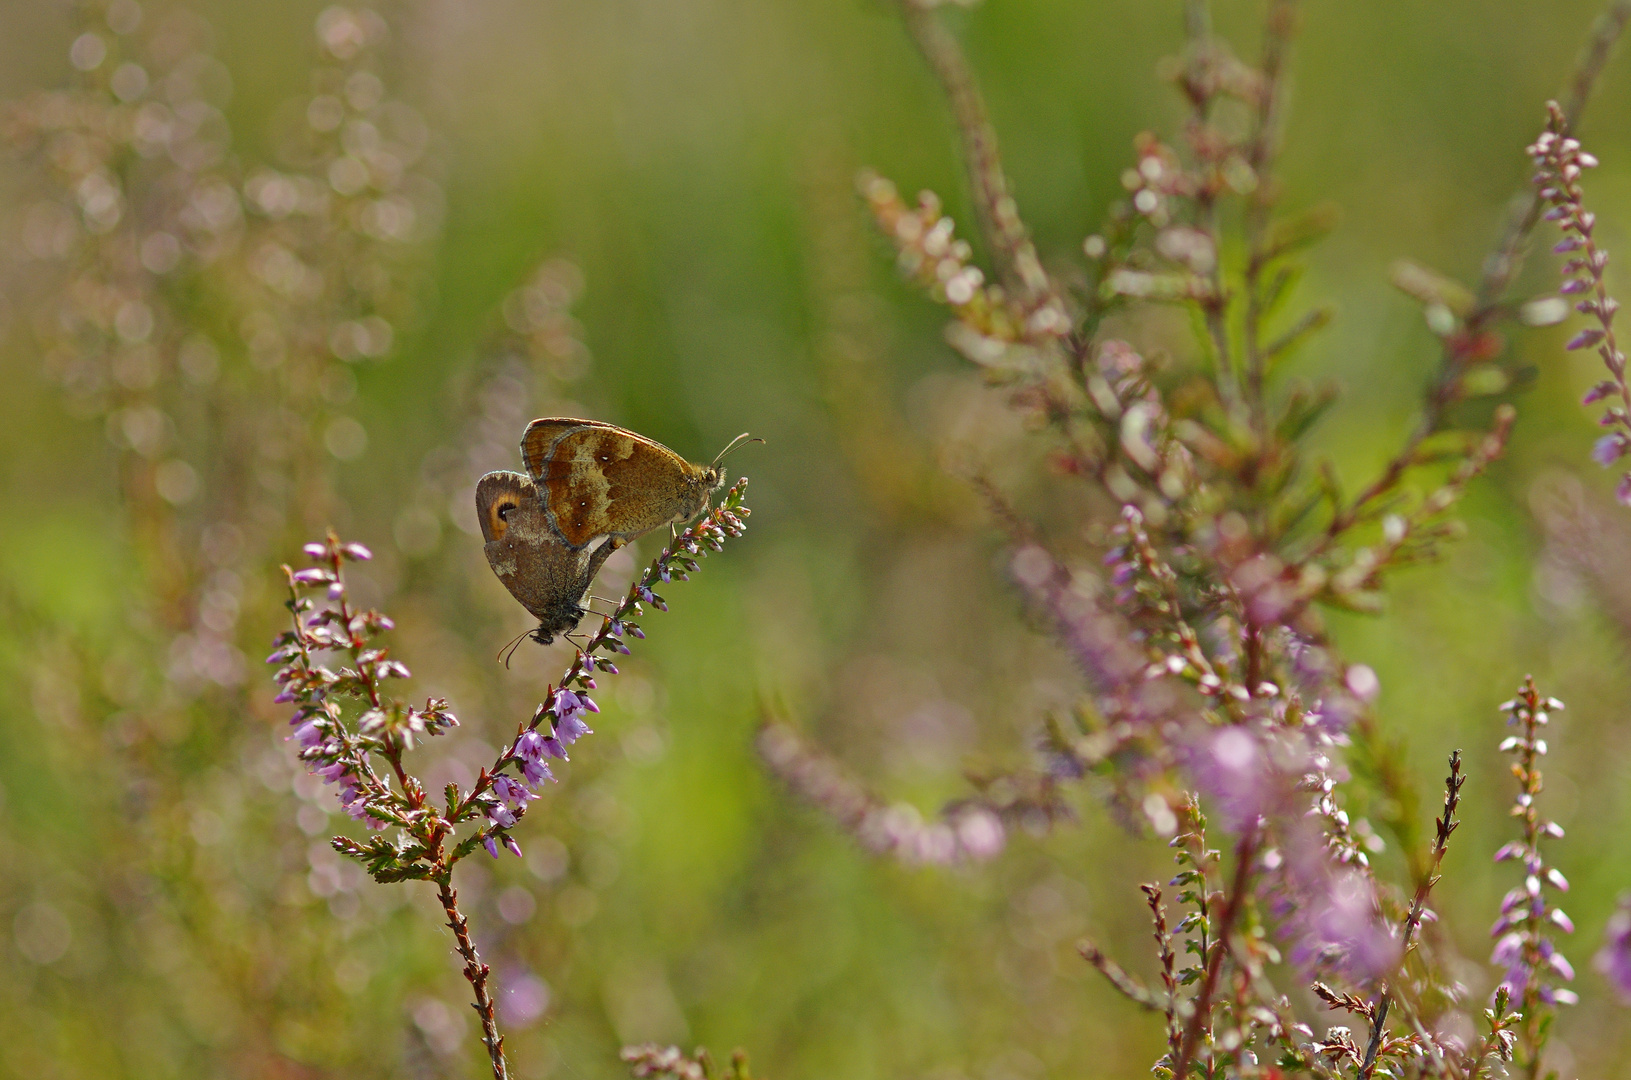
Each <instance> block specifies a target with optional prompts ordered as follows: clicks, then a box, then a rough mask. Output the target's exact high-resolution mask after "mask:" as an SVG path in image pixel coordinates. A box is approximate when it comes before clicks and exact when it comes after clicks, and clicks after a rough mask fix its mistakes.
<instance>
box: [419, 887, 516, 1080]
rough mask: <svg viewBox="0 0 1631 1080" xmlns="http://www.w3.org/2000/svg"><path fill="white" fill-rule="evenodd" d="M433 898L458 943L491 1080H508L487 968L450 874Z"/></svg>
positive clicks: (502, 1041)
mask: <svg viewBox="0 0 1631 1080" xmlns="http://www.w3.org/2000/svg"><path fill="white" fill-rule="evenodd" d="M436 895H437V898H438V899H440V900H441V901H442V910H443V911H445V912H447V925H448V928H449V929H451V930H452V931H453V936H454V938H455V939H457V941H458V945H459V955H460V956H462V957H463V958H464V977H465V978H466V979H468V980H470V987H471V989H472V990H474V991H475V994H476V1004H475V1009H476V1015H478V1016H480V1017H481V1041H482V1044H483V1045H484V1046H486V1047H487V1056H488V1057H490V1058H492V1061H493V1080H509V1076H510V1072H509V1068H508V1067H507V1066H506V1065H505V1064H504V1037H503V1036H502V1035H500V1034H499V1033H498V1018H497V1017H496V1016H495V1015H494V1009H493V998H492V995H491V994H489V993H488V992H487V976H488V974H489V972H490V969H489V968H488V967H487V965H486V964H484V963H482V962H481V957H480V956H479V955H477V953H476V944H475V942H474V941H472V940H471V939H470V924H469V920H467V919H466V918H465V917H464V915H463V914H462V913H460V911H459V894H458V892H457V890H455V889H454V888H453V874H452V872H451V871H448V872H445V873H443V874H442V876H441V877H439V878H437V879H436Z"/></svg>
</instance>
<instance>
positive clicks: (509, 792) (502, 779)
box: [493, 774, 533, 810]
mask: <svg viewBox="0 0 1631 1080" xmlns="http://www.w3.org/2000/svg"><path fill="white" fill-rule="evenodd" d="M493 794H494V795H496V796H498V797H499V798H500V799H502V800H504V802H506V803H508V804H509V805H510V806H511V807H512V808H514V809H516V810H520V809H521V808H523V807H524V806H526V805H527V802H528V800H530V799H532V798H533V794H532V792H530V791H528V790H527V789H526V787H524V786H523V785H521V784H518V783H516V782H515V780H513V779H511V778H510V777H508V776H504V775H502V774H500V775H498V776H495V777H493Z"/></svg>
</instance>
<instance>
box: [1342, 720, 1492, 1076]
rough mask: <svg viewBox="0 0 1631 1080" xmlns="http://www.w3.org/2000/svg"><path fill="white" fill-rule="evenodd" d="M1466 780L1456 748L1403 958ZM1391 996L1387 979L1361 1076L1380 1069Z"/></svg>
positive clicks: (1454, 823) (1406, 927)
mask: <svg viewBox="0 0 1631 1080" xmlns="http://www.w3.org/2000/svg"><path fill="white" fill-rule="evenodd" d="M1466 782H1467V780H1466V777H1464V776H1462V775H1461V751H1460V750H1456V751H1454V752H1452V753H1451V754H1450V775H1449V776H1446V777H1445V778H1444V816H1443V817H1441V818H1439V819H1438V821H1437V822H1435V824H1436V825H1437V826H1438V831H1437V833H1436V835H1435V836H1434V838H1433V851H1432V854H1431V856H1430V857H1429V859H1428V864H1427V868H1426V870H1425V872H1423V874H1422V875H1421V878H1420V880H1418V881H1417V882H1416V895H1415V897H1414V898H1413V899H1412V900H1411V901H1410V914H1409V915H1408V916H1407V917H1406V918H1405V921H1404V941H1403V943H1402V945H1401V947H1400V950H1399V955H1400V956H1401V957H1402V958H1408V956H1409V954H1410V947H1411V945H1412V944H1413V942H1414V940H1415V937H1416V931H1417V929H1418V928H1419V927H1420V926H1421V920H1422V915H1423V913H1424V912H1425V911H1426V910H1427V895H1428V893H1430V892H1431V891H1432V889H1433V886H1434V885H1435V884H1437V882H1438V871H1439V867H1441V866H1442V865H1443V864H1444V853H1445V851H1446V850H1448V848H1449V846H1450V834H1451V833H1453V832H1455V829H1456V826H1457V825H1459V824H1460V822H1458V821H1456V820H1455V808H1456V805H1457V804H1458V803H1459V802H1460V801H1461V785H1462V784H1464V783H1466ZM1391 1000H1392V997H1391V994H1390V988H1389V986H1388V984H1387V983H1385V982H1384V983H1383V984H1382V990H1381V993H1380V995H1379V997H1378V999H1377V1003H1376V1018H1375V1019H1374V1020H1373V1021H1372V1023H1371V1035H1370V1043H1369V1045H1367V1046H1366V1047H1365V1060H1364V1061H1363V1062H1362V1063H1361V1064H1360V1066H1359V1080H1370V1076H1371V1073H1372V1072H1374V1071H1375V1069H1376V1055H1377V1053H1378V1052H1379V1051H1380V1050H1381V1048H1382V1038H1383V1036H1384V1035H1385V1034H1386V1031H1387V1013H1388V1006H1389V1004H1390V1003H1391Z"/></svg>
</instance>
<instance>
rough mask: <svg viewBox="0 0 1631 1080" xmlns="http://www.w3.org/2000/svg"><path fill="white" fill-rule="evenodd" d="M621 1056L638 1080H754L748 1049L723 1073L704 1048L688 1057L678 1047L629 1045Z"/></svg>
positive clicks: (732, 1058)
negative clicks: (749, 1065) (654, 1079)
mask: <svg viewBox="0 0 1631 1080" xmlns="http://www.w3.org/2000/svg"><path fill="white" fill-rule="evenodd" d="M619 1056H620V1057H622V1059H623V1060H624V1061H626V1062H628V1064H629V1072H630V1073H632V1074H633V1075H634V1077H635V1078H636V1080H648V1078H651V1077H656V1078H657V1080H669V1078H672V1080H753V1074H752V1073H750V1072H749V1071H748V1055H747V1052H746V1051H744V1050H737V1051H736V1052H734V1053H733V1054H731V1063H730V1065H729V1066H727V1067H726V1068H725V1069H723V1070H721V1069H720V1068H719V1067H718V1065H716V1064H715V1063H714V1059H713V1055H711V1054H709V1053H708V1051H707V1049H706V1048H705V1047H700V1046H699V1047H697V1050H696V1053H694V1054H686V1053H684V1052H683V1051H681V1050H680V1048H679V1047H677V1046H658V1045H657V1044H656V1043H647V1044H645V1045H643V1046H625V1047H624V1048H623V1050H622V1053H621V1054H620V1055H619Z"/></svg>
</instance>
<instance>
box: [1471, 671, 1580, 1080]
mask: <svg viewBox="0 0 1631 1080" xmlns="http://www.w3.org/2000/svg"><path fill="white" fill-rule="evenodd" d="M1562 708H1563V703H1562V702H1561V701H1558V700H1557V699H1556V698H1543V697H1541V696H1540V691H1539V690H1537V689H1535V680H1534V678H1533V677H1531V678H1528V679H1525V680H1524V684H1523V686H1522V687H1520V688H1519V690H1518V696H1517V697H1515V698H1513V699H1512V700H1510V701H1508V702H1505V703H1504V704H1503V705H1502V706H1501V709H1502V711H1504V712H1505V713H1507V724H1508V725H1510V726H1516V727H1518V728H1519V729H1520V730H1519V733H1518V734H1516V735H1512V736H1509V737H1507V738H1506V739H1505V740H1503V741H1502V743H1501V752H1502V753H1505V754H1511V755H1512V756H1513V758H1514V760H1513V762H1512V775H1513V776H1514V777H1515V778H1516V779H1517V781H1518V794H1517V797H1516V798H1515V799H1514V800H1513V803H1512V816H1513V817H1515V818H1517V819H1518V820H1519V822H1521V823H1522V827H1523V835H1522V836H1521V837H1520V838H1519V839H1517V840H1514V841H1512V842H1511V843H1508V844H1506V845H1505V846H1503V847H1502V848H1501V849H1500V850H1499V851H1497V852H1496V853H1495V861H1496V862H1505V861H1507V860H1513V859H1515V860H1518V861H1519V862H1521V863H1522V865H1523V871H1524V878H1523V884H1521V885H1519V886H1518V887H1517V888H1515V889H1513V890H1511V891H1510V892H1508V893H1507V894H1506V896H1505V897H1504V898H1503V899H1502V901H1501V916H1500V918H1498V919H1496V920H1495V925H1494V926H1492V927H1491V928H1490V936H1491V937H1494V938H1497V939H1498V940H1497V941H1496V943H1495V951H1494V952H1493V954H1492V955H1491V956H1490V962H1491V963H1494V964H1499V965H1501V966H1502V967H1504V968H1506V975H1505V977H1503V978H1502V980H1501V985H1502V986H1504V987H1506V988H1507V990H1508V993H1509V996H1510V997H1511V998H1512V1000H1513V1001H1514V1002H1515V1003H1516V1005H1517V1009H1518V1011H1519V1012H1521V1013H1523V1024H1522V1028H1521V1035H1522V1038H1521V1040H1520V1047H1519V1051H1518V1052H1519V1062H1520V1064H1523V1065H1524V1067H1525V1069H1526V1070H1527V1071H1528V1074H1529V1075H1531V1076H1538V1075H1539V1069H1540V1054H1541V1051H1542V1049H1543V1048H1544V1047H1545V1044H1546V1036H1547V1032H1548V1029H1549V1028H1550V1026H1551V1014H1552V1010H1553V1009H1554V1008H1555V1007H1556V1006H1558V1005H1573V1004H1575V1003H1576V1002H1578V1001H1579V1000H1580V996H1579V995H1578V994H1576V993H1575V992H1574V991H1573V990H1569V989H1567V988H1565V987H1561V986H1558V985H1557V984H1556V980H1558V979H1561V980H1563V981H1565V982H1567V981H1572V980H1573V979H1574V967H1573V965H1571V964H1570V963H1569V961H1568V960H1567V959H1566V958H1565V957H1564V956H1563V954H1562V953H1560V952H1558V951H1557V948H1556V946H1555V945H1554V944H1553V943H1552V935H1553V934H1555V933H1557V932H1558V931H1562V932H1563V933H1565V934H1572V933H1573V932H1574V922H1573V921H1572V920H1571V919H1570V918H1569V916H1568V915H1567V914H1565V913H1564V911H1563V909H1562V908H1560V907H1557V906H1556V905H1555V904H1554V903H1553V902H1552V900H1551V899H1550V897H1549V895H1548V894H1549V893H1550V892H1560V893H1561V892H1568V891H1569V882H1568V879H1567V878H1565V877H1564V876H1563V874H1562V872H1561V871H1559V870H1558V869H1557V867H1555V866H1552V865H1550V864H1549V863H1548V862H1547V861H1546V858H1545V857H1544V856H1543V855H1542V853H1541V842H1542V841H1543V840H1545V839H1547V838H1553V839H1558V838H1561V837H1562V836H1563V828H1562V826H1560V825H1558V824H1557V823H1556V822H1555V821H1550V820H1547V819H1546V818H1544V817H1542V816H1541V815H1540V812H1539V810H1538V809H1537V808H1536V805H1535V800H1536V798H1537V797H1538V796H1539V795H1540V792H1541V788H1542V786H1543V785H1542V781H1541V773H1540V769H1539V767H1538V765H1537V763H1538V761H1539V759H1540V758H1542V757H1544V756H1545V754H1546V740H1545V739H1543V738H1541V737H1540V734H1539V733H1540V729H1541V728H1543V727H1545V726H1546V724H1547V722H1548V721H1549V720H1550V719H1551V714H1552V713H1553V712H1556V711H1558V710H1561V709H1562Z"/></svg>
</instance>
